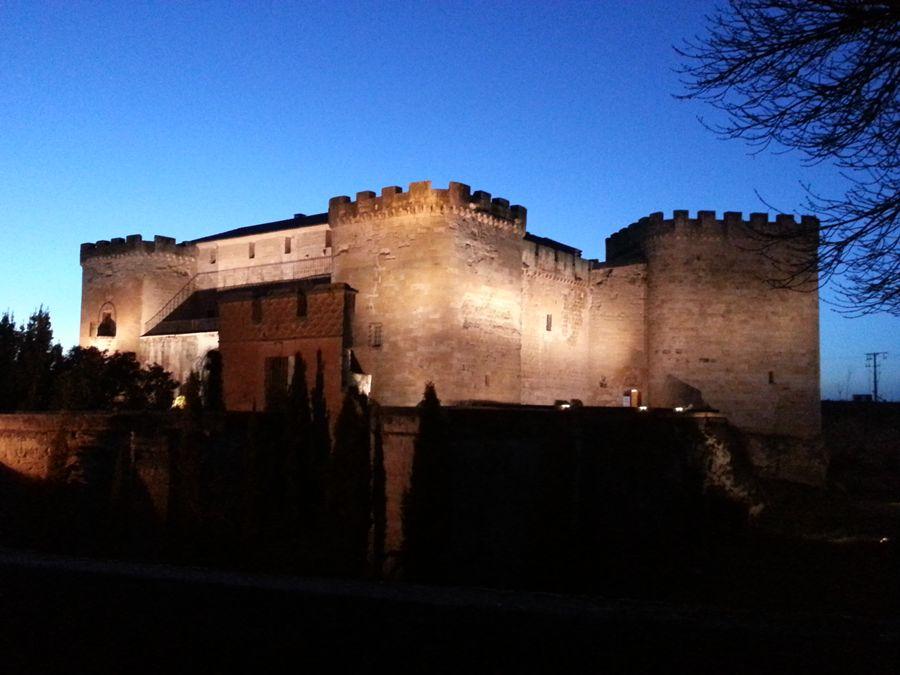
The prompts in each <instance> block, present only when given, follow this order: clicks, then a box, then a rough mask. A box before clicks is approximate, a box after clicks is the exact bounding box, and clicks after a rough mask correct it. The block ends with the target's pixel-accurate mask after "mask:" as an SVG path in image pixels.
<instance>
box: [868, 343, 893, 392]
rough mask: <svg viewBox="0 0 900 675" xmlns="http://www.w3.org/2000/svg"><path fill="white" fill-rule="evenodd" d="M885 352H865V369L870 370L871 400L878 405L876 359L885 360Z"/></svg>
mask: <svg viewBox="0 0 900 675" xmlns="http://www.w3.org/2000/svg"><path fill="white" fill-rule="evenodd" d="M887 355H888V353H887V352H867V353H866V368H871V369H872V400H873V401H874V402H875V403H878V401H879V400H881V399H879V398H878V359H881V360H882V361H883V360H884V359H886V358H887Z"/></svg>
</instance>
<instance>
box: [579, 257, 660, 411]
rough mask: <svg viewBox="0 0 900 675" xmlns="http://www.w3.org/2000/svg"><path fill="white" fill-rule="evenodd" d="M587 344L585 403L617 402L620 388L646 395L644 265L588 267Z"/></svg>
mask: <svg viewBox="0 0 900 675" xmlns="http://www.w3.org/2000/svg"><path fill="white" fill-rule="evenodd" d="M590 280H591V282H590V283H591V309H590V336H591V340H590V346H589V351H588V358H587V370H588V378H587V379H588V383H587V387H586V392H587V394H586V400H585V403H588V404H589V405H600V406H621V405H622V395H623V393H624V392H625V390H631V389H637V390H638V391H639V392H641V395H642V396H646V393H647V391H646V388H647V353H646V336H645V331H644V322H645V308H646V292H647V267H646V265H644V264H633V265H624V266H611V265H603V266H599V267H595V268H594V269H592V270H591V272H590Z"/></svg>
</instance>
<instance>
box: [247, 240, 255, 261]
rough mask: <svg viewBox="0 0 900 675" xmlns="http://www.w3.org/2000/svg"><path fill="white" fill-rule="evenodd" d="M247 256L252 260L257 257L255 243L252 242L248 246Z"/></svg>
mask: <svg viewBox="0 0 900 675" xmlns="http://www.w3.org/2000/svg"><path fill="white" fill-rule="evenodd" d="M247 255H248V257H250V258H255V257H256V244H254V243H253V242H250V244H249V245H248V246H247Z"/></svg>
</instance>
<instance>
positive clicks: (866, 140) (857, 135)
mask: <svg viewBox="0 0 900 675" xmlns="http://www.w3.org/2000/svg"><path fill="white" fill-rule="evenodd" d="M676 51H677V52H678V53H679V54H680V55H681V56H682V57H683V58H684V60H685V65H684V66H683V67H682V68H681V69H680V74H681V76H682V83H683V84H684V86H685V92H684V93H683V94H681V95H680V96H679V98H684V99H698V100H703V101H707V102H708V103H710V104H712V105H713V106H714V107H715V108H718V109H719V110H721V111H723V112H724V113H726V117H727V122H726V123H724V124H718V125H709V124H707V123H706V122H704V124H705V125H706V126H707V127H708V128H711V129H712V130H713V131H715V132H716V133H717V134H719V135H720V136H721V137H722V138H728V139H735V138H738V139H742V140H744V141H746V142H748V143H749V144H750V145H751V146H752V147H753V148H754V151H757V152H759V151H764V150H770V149H773V148H774V149H776V150H778V149H779V148H780V149H794V150H799V151H800V152H801V153H802V154H803V155H804V159H805V161H806V162H807V163H808V164H815V163H819V162H831V163H833V164H834V165H836V166H837V167H838V168H840V169H841V171H842V173H843V175H844V176H845V178H846V179H847V181H848V187H847V190H846V192H845V194H844V195H842V196H841V197H838V198H834V197H825V196H822V195H819V194H817V193H816V192H814V191H813V190H812V189H811V188H810V187H809V186H806V200H805V203H804V204H803V207H804V208H805V209H808V210H810V211H812V212H814V213H817V214H819V216H820V218H821V227H820V231H819V255H818V262H817V264H816V265H814V266H813V268H812V269H811V268H810V265H809V264H808V262H801V263H799V264H798V263H796V262H794V263H788V264H786V265H785V267H784V268H783V272H784V275H783V277H782V278H781V279H778V280H776V281H777V282H778V283H780V284H783V285H786V286H793V285H798V284H803V283H805V282H807V281H808V280H809V278H810V275H811V274H812V273H817V275H818V276H817V278H818V280H819V282H820V283H824V282H826V281H829V280H831V281H832V282H833V283H834V284H835V286H836V288H837V290H838V294H839V300H838V302H837V305H838V307H839V309H841V310H842V311H845V312H848V313H850V314H855V315H860V314H869V313H874V312H887V313H890V314H894V315H900V1H898V0H882V1H880V2H866V1H864V0H729V2H728V5H727V6H726V7H725V8H724V9H720V10H717V11H716V12H715V13H714V14H712V15H711V16H708V17H707V32H706V34H705V35H704V36H702V37H695V38H694V39H692V40H687V41H685V43H684V44H683V45H682V46H681V47H680V48H676ZM759 234H760V242H761V247H762V248H763V250H764V252H767V251H774V250H775V248H779V250H783V246H784V243H785V241H789V240H796V243H797V250H798V251H799V250H803V249H804V247H806V248H808V246H809V242H810V241H811V240H810V233H809V232H808V231H805V228H799V229H791V230H790V231H787V232H766V233H759ZM762 235H765V236H764V237H763V236H762ZM782 262H784V260H783V259H782Z"/></svg>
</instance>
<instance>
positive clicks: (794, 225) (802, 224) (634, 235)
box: [606, 210, 819, 263]
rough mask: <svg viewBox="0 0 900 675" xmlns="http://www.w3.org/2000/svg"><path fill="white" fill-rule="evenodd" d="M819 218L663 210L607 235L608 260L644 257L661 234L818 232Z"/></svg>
mask: <svg viewBox="0 0 900 675" xmlns="http://www.w3.org/2000/svg"><path fill="white" fill-rule="evenodd" d="M818 227H819V219H818V218H816V217H815V216H802V217H801V218H800V221H799V222H797V220H796V219H795V218H794V216H792V215H789V214H778V215H777V216H775V218H774V220H770V219H769V215H768V214H767V213H751V214H750V217H749V218H748V219H746V220H745V219H744V217H743V213H741V212H740V211H726V212H725V213H723V214H722V218H716V212H715V211H697V216H696V217H695V218H691V217H690V215H689V213H688V211H686V210H675V211H673V212H672V217H671V218H665V217H664V215H663V213H662V212H661V211H659V212H656V213H651V214H650V215H649V216H647V217H645V218H641V219H640V220H639V221H637V222H636V223H632V224H631V225H629V226H628V227H625V228H622V229H621V230H619V231H618V232H615V233H614V234H612V235H611V236H609V237H607V238H606V262H617V263H620V262H621V263H624V262H633V261H637V260H641V259H643V258H644V257H645V254H646V247H647V245H648V243H649V242H650V241H651V240H653V239H656V238H659V237H666V238H684V239H725V238H739V237H747V236H754V235H757V236H758V235H764V234H790V233H792V232H794V233H796V234H802V233H803V232H809V233H814V232H817V231H818Z"/></svg>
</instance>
